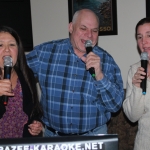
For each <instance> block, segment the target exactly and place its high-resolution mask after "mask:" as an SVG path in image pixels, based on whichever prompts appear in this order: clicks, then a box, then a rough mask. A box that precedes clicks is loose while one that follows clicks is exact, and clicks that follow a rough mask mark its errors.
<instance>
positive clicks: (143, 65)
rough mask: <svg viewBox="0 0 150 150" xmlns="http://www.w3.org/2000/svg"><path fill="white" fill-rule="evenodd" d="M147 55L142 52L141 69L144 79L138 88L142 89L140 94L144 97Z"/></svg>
mask: <svg viewBox="0 0 150 150" xmlns="http://www.w3.org/2000/svg"><path fill="white" fill-rule="evenodd" d="M148 60H149V58H148V53H147V52H143V53H141V67H143V68H144V72H145V73H146V75H145V78H144V79H142V82H141V84H140V87H141V88H142V94H143V95H146V81H147V63H148Z"/></svg>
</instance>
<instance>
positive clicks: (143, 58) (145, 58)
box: [141, 52, 149, 60]
mask: <svg viewBox="0 0 150 150" xmlns="http://www.w3.org/2000/svg"><path fill="white" fill-rule="evenodd" d="M141 60H149V58H148V53H147V52H143V53H141Z"/></svg>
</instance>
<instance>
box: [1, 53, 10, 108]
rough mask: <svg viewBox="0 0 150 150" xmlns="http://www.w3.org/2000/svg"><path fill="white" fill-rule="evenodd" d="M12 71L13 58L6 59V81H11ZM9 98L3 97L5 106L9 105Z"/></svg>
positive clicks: (6, 57) (7, 57)
mask: <svg viewBox="0 0 150 150" xmlns="http://www.w3.org/2000/svg"><path fill="white" fill-rule="evenodd" d="M11 69H12V58H11V57H10V56H5V57H4V79H10V76H11ZM7 103H8V96H6V95H3V104H4V105H7Z"/></svg>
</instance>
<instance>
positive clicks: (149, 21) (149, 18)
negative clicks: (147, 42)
mask: <svg viewBox="0 0 150 150" xmlns="http://www.w3.org/2000/svg"><path fill="white" fill-rule="evenodd" d="M145 23H150V17H147V18H143V19H141V20H140V21H139V22H138V23H137V25H136V27H135V34H136V35H137V29H138V27H139V26H140V25H143V24H145Z"/></svg>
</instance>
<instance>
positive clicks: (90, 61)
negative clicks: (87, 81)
mask: <svg viewBox="0 0 150 150" xmlns="http://www.w3.org/2000/svg"><path fill="white" fill-rule="evenodd" d="M81 60H82V61H84V62H85V63H86V69H87V70H89V68H91V67H94V69H95V78H96V80H101V79H102V78H103V76H104V75H103V72H102V70H101V66H100V57H99V56H98V55H96V54H94V53H93V52H90V53H89V54H88V55H87V56H86V57H84V56H82V57H81Z"/></svg>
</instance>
